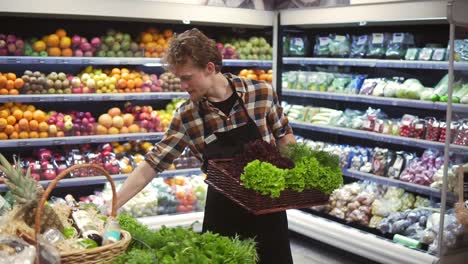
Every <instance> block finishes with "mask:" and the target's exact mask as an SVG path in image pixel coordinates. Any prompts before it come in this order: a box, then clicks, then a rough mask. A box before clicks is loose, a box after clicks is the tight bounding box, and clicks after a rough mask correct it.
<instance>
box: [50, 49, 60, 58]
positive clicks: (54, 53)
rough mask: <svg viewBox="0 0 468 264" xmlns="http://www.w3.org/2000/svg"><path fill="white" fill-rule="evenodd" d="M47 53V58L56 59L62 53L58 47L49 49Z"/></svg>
mask: <svg viewBox="0 0 468 264" xmlns="http://www.w3.org/2000/svg"><path fill="white" fill-rule="evenodd" d="M47 53H48V54H49V56H56V57H59V56H60V55H62V51H61V50H60V48H58V47H51V48H49V49H48V50H47Z"/></svg>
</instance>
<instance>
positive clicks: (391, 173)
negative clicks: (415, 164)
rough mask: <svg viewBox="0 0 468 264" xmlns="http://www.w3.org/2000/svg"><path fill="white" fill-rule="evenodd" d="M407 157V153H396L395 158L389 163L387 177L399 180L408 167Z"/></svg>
mask: <svg viewBox="0 0 468 264" xmlns="http://www.w3.org/2000/svg"><path fill="white" fill-rule="evenodd" d="M405 155H406V153H405V152H404V151H397V152H396V153H395V158H394V159H393V160H392V161H391V162H390V163H389V166H388V171H387V177H389V178H392V179H398V178H399V177H400V173H401V172H402V171H403V169H404V168H405V165H406V159H405Z"/></svg>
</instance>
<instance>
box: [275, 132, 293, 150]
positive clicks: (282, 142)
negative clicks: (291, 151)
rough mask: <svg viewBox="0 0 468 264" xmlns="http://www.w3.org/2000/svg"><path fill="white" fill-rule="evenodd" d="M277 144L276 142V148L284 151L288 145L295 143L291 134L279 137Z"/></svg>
mask: <svg viewBox="0 0 468 264" xmlns="http://www.w3.org/2000/svg"><path fill="white" fill-rule="evenodd" d="M277 142H278V147H279V148H280V149H284V148H286V146H288V145H289V144H291V143H296V138H295V137H294V134H292V133H291V134H286V135H284V136H283V137H281V138H280V139H278V141H277Z"/></svg>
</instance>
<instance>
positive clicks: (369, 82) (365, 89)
mask: <svg viewBox="0 0 468 264" xmlns="http://www.w3.org/2000/svg"><path fill="white" fill-rule="evenodd" d="M379 81H380V79H379V78H375V79H365V80H364V82H363V83H362V86H361V89H360V90H359V94H362V95H371V94H372V91H373V90H374V88H375V86H377V84H378V83H379Z"/></svg>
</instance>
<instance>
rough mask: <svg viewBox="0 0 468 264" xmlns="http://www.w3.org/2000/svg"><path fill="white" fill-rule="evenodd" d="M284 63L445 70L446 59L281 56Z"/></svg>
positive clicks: (461, 66) (465, 66)
mask: <svg viewBox="0 0 468 264" xmlns="http://www.w3.org/2000/svg"><path fill="white" fill-rule="evenodd" d="M283 63H284V64H300V65H336V66H357V67H377V68H402V69H432V70H447V69H448V61H406V60H383V59H382V60H379V59H355V58H291V57H289V58H288V57H286V58H283ZM455 70H468V62H455Z"/></svg>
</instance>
